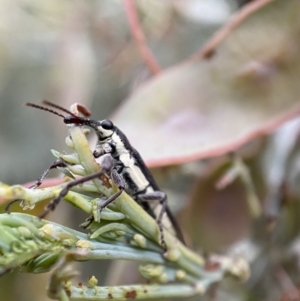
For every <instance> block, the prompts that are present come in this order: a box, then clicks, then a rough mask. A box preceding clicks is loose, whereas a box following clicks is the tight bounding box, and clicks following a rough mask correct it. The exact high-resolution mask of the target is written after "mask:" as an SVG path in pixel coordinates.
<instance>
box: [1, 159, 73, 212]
mask: <svg viewBox="0 0 300 301" xmlns="http://www.w3.org/2000/svg"><path fill="white" fill-rule="evenodd" d="M66 166H67V165H66V163H64V162H63V161H61V160H56V161H55V162H54V163H52V164H51V165H50V166H49V167H48V168H47V169H46V170H45V171H44V172H43V174H42V175H41V176H40V177H39V178H38V179H37V180H36V182H35V184H33V185H32V186H30V187H29V188H31V189H36V188H37V187H39V186H40V185H41V184H42V183H43V181H44V180H45V178H46V177H47V175H48V174H49V172H50V170H51V169H54V168H57V167H66ZM21 201H22V199H16V200H13V201H11V202H9V203H8V204H7V205H6V207H5V212H6V213H10V211H9V207H10V206H11V205H12V204H13V203H16V202H21Z"/></svg>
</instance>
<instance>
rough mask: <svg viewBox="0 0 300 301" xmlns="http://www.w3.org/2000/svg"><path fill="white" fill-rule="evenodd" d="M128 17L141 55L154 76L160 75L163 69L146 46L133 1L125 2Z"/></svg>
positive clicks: (127, 0)
mask: <svg viewBox="0 0 300 301" xmlns="http://www.w3.org/2000/svg"><path fill="white" fill-rule="evenodd" d="M123 4H124V8H125V12H126V16H127V19H128V22H129V25H130V30H131V33H132V36H133V38H134V40H135V42H136V44H137V47H138V49H139V51H140V53H141V56H142V58H143V59H144V61H145V63H146V65H147V66H148V68H149V70H150V71H151V72H152V73H153V75H157V74H158V73H160V71H161V68H160V66H159V65H158V63H157V62H156V60H155V58H154V56H153V55H152V53H151V51H150V49H149V48H148V47H147V45H146V39H145V36H144V33H143V31H142V29H141V26H140V23H139V20H138V17H137V12H136V7H135V4H134V1H133V0H123Z"/></svg>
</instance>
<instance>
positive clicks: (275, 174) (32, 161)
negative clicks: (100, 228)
mask: <svg viewBox="0 0 300 301" xmlns="http://www.w3.org/2000/svg"><path fill="white" fill-rule="evenodd" d="M248 2H251V1H241V0H164V1H160V0H151V1H147V0H139V1H126V0H124V1H121V0H101V1H78V0H73V1H67V0H63V1H61V0H60V1H58V0H52V1H40V0H39V1H38V0H27V1H26V0H23V1H21V0H20V1H10V0H0V4H1V5H0V154H1V157H0V180H1V182H4V183H7V184H24V183H28V182H31V181H34V180H36V179H37V178H38V177H39V176H40V175H41V173H42V172H43V171H44V170H45V169H46V167H48V166H49V165H50V164H51V163H52V162H53V161H54V160H55V158H54V157H53V156H52V154H51V152H50V150H51V149H56V150H58V151H63V150H66V151H68V148H67V146H65V144H64V140H65V137H66V135H67V127H66V126H65V125H64V123H63V122H62V120H61V119H59V117H57V116H54V115H51V114H48V113H46V112H42V111H38V110H35V109H32V108H28V107H26V106H25V103H26V102H34V103H37V104H39V103H41V101H42V100H43V99H47V100H49V101H51V102H54V103H57V104H59V105H61V106H63V107H65V108H69V107H70V105H71V104H73V103H75V102H79V103H82V104H85V105H86V106H87V107H88V108H90V109H91V111H92V116H93V118H94V119H104V118H108V117H111V118H112V119H113V120H114V121H115V123H116V124H117V125H118V126H119V127H120V128H121V129H122V130H123V131H124V132H125V133H126V135H127V136H128V138H129V139H130V140H131V141H132V142H133V144H134V146H135V147H136V148H137V149H138V150H139V151H140V152H141V155H142V156H143V157H144V158H145V161H146V162H147V163H148V164H149V165H150V166H151V167H152V168H153V169H152V170H153V173H154V176H155V178H156V179H157V181H158V182H159V184H160V186H161V187H162V188H163V190H164V191H166V192H167V194H168V196H169V203H170V207H171V208H172V210H173V211H174V212H176V213H177V216H178V220H179V222H180V224H181V226H182V228H183V231H184V234H185V237H186V240H187V244H188V246H189V247H191V248H192V249H194V250H195V251H197V252H200V253H201V254H209V253H211V252H218V253H225V252H228V249H232V248H233V246H236V245H239V246H246V250H247V252H248V253H247V252H246V253H247V254H246V255H247V256H248V257H247V258H248V259H249V261H251V263H252V276H251V278H250V280H249V281H248V282H247V283H246V284H241V283H237V282H235V281H233V280H230V279H229V280H227V281H224V283H222V284H220V285H218V286H216V287H215V288H213V289H212V291H211V292H209V294H207V296H206V297H204V298H203V300H204V299H208V300H300V295H299V292H298V288H299V283H300V277H299V263H300V261H299V259H300V257H299V255H300V249H299V246H300V245H299V242H300V240H299V230H300V225H299V196H300V195H299V193H300V189H299V184H298V182H299V167H300V156H299V155H300V153H299V142H300V141H299V130H300V120H299V119H297V118H294V117H296V116H297V114H298V113H297V112H299V110H298V109H299V107H298V106H299V100H298V98H299V94H300V90H299V87H298V86H299V85H298V79H299V76H298V75H300V66H299V63H298V61H299V59H298V57H299V40H297V38H299V32H300V26H299V22H298V20H300V18H299V2H298V1H297V0H288V1H286V2H285V1H279V0H277V1H274V4H270V5H266V7H263V8H262V9H258V10H257V11H256V12H254V13H253V16H252V17H250V18H249V19H247V20H246V22H241V24H242V25H241V26H240V27H239V29H237V31H233V33H232V34H231V35H230V34H229V37H228V38H227V39H226V40H225V42H224V43H223V44H222V45H221V46H220V47H219V46H218V45H216V46H217V47H216V49H214V50H216V53H217V55H216V56H215V54H214V53H213V52H212V53H210V54H209V55H207V53H206V56H205V55H202V54H201V53H199V51H200V50H201V48H202V46H203V45H205V43H206V42H207V41H209V39H210V38H211V37H212V36H213V35H214V34H215V32H217V30H219V29H220V28H222V26H224V24H226V23H227V22H228V21H229V20H231V17H232V15H233V14H234V13H235V12H238V11H239V10H241V9H245V7H247V5H251V4H252V3H250V4H249V3H248ZM253 2H263V1H253ZM264 2H267V1H264ZM278 2H281V3H280V4H278ZM283 2H284V4H283ZM132 3H133V4H135V5H134V6H133V8H134V10H135V12H136V14H137V17H138V20H139V23H140V24H139V25H140V28H141V29H142V31H143V33H144V35H145V44H146V45H147V46H148V48H149V50H150V51H151V52H152V54H153V56H154V57H155V61H156V62H157V64H158V66H159V68H158V71H155V70H154V71H153V70H151V68H149V64H148V63H147V62H146V61H145V59H144V57H143V55H142V54H141V52H140V49H139V47H138V46H137V43H136V41H135V39H134V37H133V34H132V28H131V27H130V20H131V21H132V19H130V18H132V16H131V17H130V13H132V9H133V8H132V6H130V4H132ZM244 5H246V6H244ZM150 65H151V64H150ZM162 87H163V88H165V87H167V88H168V89H166V91H164V90H163V93H161V91H162ZM176 89H177V90H176ZM157 91H159V92H157ZM170 91H171V92H170ZM156 92H157V93H156ZM196 113H197V114H196ZM284 121H288V122H286V123H284ZM91 138H92V140H93V137H91ZM94 142H95V141H93V142H91V144H92V145H93V143H94ZM57 175H59V174H58V173H57V172H55V171H54V172H52V173H51V177H55V176H57ZM220 180H221V182H220ZM224 183H225V184H224ZM221 188H222V189H221ZM42 209H43V205H41V206H38V207H37V208H35V209H34V210H33V214H38V213H39V212H40V211H41V210H42ZM1 210H2V212H4V205H2V207H1ZM12 210H13V211H17V210H20V209H19V208H18V206H17V204H16V205H15V206H13V207H12ZM49 218H51V219H53V220H55V221H57V222H60V223H62V224H64V225H67V226H69V227H74V228H76V229H79V228H78V222H76V221H78V220H82V221H83V220H84V219H85V218H86V216H85V215H84V214H82V213H80V212H78V210H76V209H75V208H72V207H71V206H70V205H69V204H61V205H60V210H57V211H55V212H54V213H52V214H51V217H49ZM0 235H1V234H0ZM253 254H254V255H253ZM95 266H96V268H95ZM78 269H79V270H80V271H81V275H80V276H79V278H78V281H79V280H80V281H83V282H84V281H85V280H84V279H87V277H88V276H90V275H93V274H94V275H95V276H96V277H97V278H98V279H99V285H116V284H128V283H137V282H141V281H142V282H143V281H144V280H141V279H140V277H139V275H138V274H137V269H136V266H135V264H131V263H127V262H118V263H116V262H113V263H110V262H99V263H97V265H95V264H94V263H92V264H89V263H84V264H83V263H82V264H80V265H78ZM48 279H49V275H44V274H43V275H39V276H37V275H26V274H17V273H12V274H10V275H6V276H5V277H3V278H1V279H0V296H1V299H2V300H22V301H26V300H31V301H34V300H48V298H47V297H46V296H45V287H46V284H47V280H48ZM195 300H198V299H195Z"/></svg>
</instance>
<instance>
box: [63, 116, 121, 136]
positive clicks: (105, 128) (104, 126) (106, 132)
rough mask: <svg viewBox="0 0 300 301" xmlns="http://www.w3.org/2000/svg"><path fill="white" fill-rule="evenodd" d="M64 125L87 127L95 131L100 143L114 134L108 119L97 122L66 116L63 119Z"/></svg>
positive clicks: (113, 127) (112, 125) (112, 126)
mask: <svg viewBox="0 0 300 301" xmlns="http://www.w3.org/2000/svg"><path fill="white" fill-rule="evenodd" d="M64 123H66V124H78V125H85V126H88V127H90V128H92V129H94V130H95V132H96V134H97V136H98V139H99V140H100V141H101V140H106V139H108V138H110V137H111V135H112V134H113V133H114V132H115V126H114V124H113V123H112V122H111V121H110V120H108V119H104V120H101V121H97V120H93V119H89V118H84V117H77V116H66V117H65V118H64Z"/></svg>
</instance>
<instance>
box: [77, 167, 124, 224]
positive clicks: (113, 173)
mask: <svg viewBox="0 0 300 301" xmlns="http://www.w3.org/2000/svg"><path fill="white" fill-rule="evenodd" d="M110 175H111V179H112V180H113V182H114V183H115V185H116V186H117V187H118V188H119V191H118V192H116V193H115V194H113V195H112V196H110V197H109V198H108V199H107V200H105V201H104V202H103V203H102V204H101V205H100V206H99V211H100V213H101V211H102V210H103V209H104V208H105V207H106V206H107V205H109V204H110V203H112V202H113V201H114V200H116V199H117V198H118V197H119V196H120V194H121V193H122V192H123V191H124V189H125V181H124V179H123V177H122V176H121V175H120V174H119V173H118V172H117V171H116V170H115V169H113V170H112V171H111V173H110ZM93 221H94V217H93V216H90V217H88V218H87V219H86V222H87V223H85V224H84V227H82V228H87V227H88V226H89V225H90V224H91V223H92V222H93Z"/></svg>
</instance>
